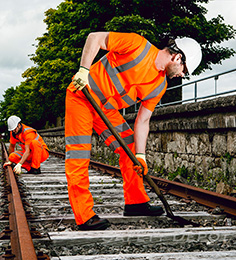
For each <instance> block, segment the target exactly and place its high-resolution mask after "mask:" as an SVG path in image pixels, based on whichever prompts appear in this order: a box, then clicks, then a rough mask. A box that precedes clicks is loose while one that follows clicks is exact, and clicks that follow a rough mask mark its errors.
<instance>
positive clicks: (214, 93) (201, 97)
mask: <svg viewBox="0 0 236 260" xmlns="http://www.w3.org/2000/svg"><path fill="white" fill-rule="evenodd" d="M233 72H236V69H232V70H228V71H225V72H221V73H218V74H215V75H212V76H209V77H205V78H202V79H198V80H194V81H191V82H188V83H185V84H181V85H178V86H174V87H171V88H167V90H166V91H173V90H174V89H178V88H182V93H183V94H184V92H185V89H186V87H188V86H192V87H193V89H192V93H193V97H191V98H184V99H182V100H178V101H174V102H169V103H165V104H162V103H161V101H160V102H159V104H158V105H157V107H161V106H170V105H175V104H183V103H189V102H197V101H199V100H204V99H210V98H215V97H218V96H224V95H229V94H232V93H236V83H233V81H232V82H231V84H232V86H233V84H234V86H233V88H234V89H229V86H228V87H227V86H225V85H224V86H223V88H224V89H225V90H224V91H219V88H218V87H219V84H218V81H219V79H220V77H221V76H223V75H226V74H229V73H233ZM234 76H235V82H236V74H235V75H234ZM212 79H213V80H214V84H211V87H212V86H213V91H211V92H212V93H211V94H207V95H199V91H198V90H199V89H198V88H199V84H200V83H201V82H203V83H204V85H203V87H204V89H205V90H206V88H207V86H208V87H209V86H210V84H209V82H208V83H207V84H206V81H207V80H212ZM227 88H228V89H227ZM226 89H227V90H226ZM204 92H205V91H203V93H204Z"/></svg>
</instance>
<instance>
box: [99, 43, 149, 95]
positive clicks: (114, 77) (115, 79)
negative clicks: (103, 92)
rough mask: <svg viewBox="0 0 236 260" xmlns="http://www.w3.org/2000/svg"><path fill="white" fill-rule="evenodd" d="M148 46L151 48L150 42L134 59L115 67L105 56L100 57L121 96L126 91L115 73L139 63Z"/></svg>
mask: <svg viewBox="0 0 236 260" xmlns="http://www.w3.org/2000/svg"><path fill="white" fill-rule="evenodd" d="M150 48H151V43H150V42H147V43H146V46H145V48H144V50H143V51H142V52H141V53H140V55H139V56H138V57H137V58H135V59H134V60H132V61H129V62H127V63H125V64H123V65H120V66H118V67H115V68H112V67H111V65H110V63H109V61H108V59H107V57H106V56H103V57H102V58H101V62H102V64H103V66H104V67H105V69H106V71H107V73H108V75H109V77H110V78H111V80H112V82H113V83H114V85H115V87H116V89H117V90H118V92H119V94H120V95H121V96H123V95H124V94H125V93H126V91H125V89H124V88H123V86H122V84H121V83H120V80H119V78H118V77H117V74H119V73H120V72H124V71H126V70H129V69H131V68H133V67H134V66H136V65H137V64H138V63H140V62H141V61H142V60H143V59H144V57H145V56H146V55H147V53H148V51H149V50H150Z"/></svg>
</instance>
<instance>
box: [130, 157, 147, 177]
mask: <svg viewBox="0 0 236 260" xmlns="http://www.w3.org/2000/svg"><path fill="white" fill-rule="evenodd" d="M135 157H136V158H137V159H138V161H139V162H140V163H141V165H142V166H143V172H142V167H141V166H138V165H134V167H133V169H134V170H135V171H136V172H137V174H138V175H140V174H141V173H142V174H143V175H146V174H147V173H148V166H147V162H146V155H145V154H144V153H137V154H136V155H135Z"/></svg>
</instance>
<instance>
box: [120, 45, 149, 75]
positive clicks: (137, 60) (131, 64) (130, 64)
mask: <svg viewBox="0 0 236 260" xmlns="http://www.w3.org/2000/svg"><path fill="white" fill-rule="evenodd" d="M150 48H151V43H150V42H147V43H146V46H145V48H144V50H143V51H142V52H141V53H140V54H139V56H138V57H137V58H135V59H134V60H132V61H129V62H127V63H125V64H123V65H120V66H118V67H117V70H118V71H119V72H123V71H126V70H129V69H131V68H133V67H134V66H136V65H137V64H138V63H140V62H141V61H142V60H143V59H144V58H145V56H146V55H147V53H148V52H149V50H150Z"/></svg>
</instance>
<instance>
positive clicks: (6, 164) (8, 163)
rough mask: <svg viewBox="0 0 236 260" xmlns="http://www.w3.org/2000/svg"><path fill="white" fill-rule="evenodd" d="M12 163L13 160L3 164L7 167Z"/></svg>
mask: <svg viewBox="0 0 236 260" xmlns="http://www.w3.org/2000/svg"><path fill="white" fill-rule="evenodd" d="M11 164H12V162H11V161H7V162H5V163H4V164H3V168H6V167H7V166H10V165H11Z"/></svg>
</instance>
